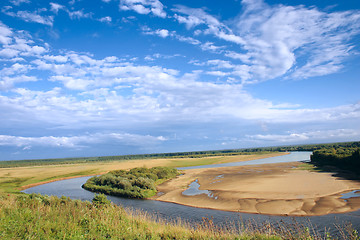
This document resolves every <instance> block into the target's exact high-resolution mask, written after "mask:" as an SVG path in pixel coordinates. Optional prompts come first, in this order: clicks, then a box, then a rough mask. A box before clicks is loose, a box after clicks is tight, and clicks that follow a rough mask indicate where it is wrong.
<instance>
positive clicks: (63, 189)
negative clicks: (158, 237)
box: [23, 152, 360, 235]
mask: <svg viewBox="0 0 360 240" xmlns="http://www.w3.org/2000/svg"><path fill="white" fill-rule="evenodd" d="M310 154H311V152H292V153H291V154H289V155H284V156H279V157H271V158H266V159H259V160H252V161H246V162H238V163H228V164H226V165H225V164H215V165H207V166H196V167H188V168H181V169H190V168H206V167H220V166H221V167H224V166H241V165H253V164H264V163H277V162H294V161H308V160H309V159H310ZM89 178H90V177H80V178H73V179H67V180H62V181H57V182H52V183H47V184H44V185H40V186H36V187H32V188H29V189H26V190H24V191H23V192H25V193H40V194H45V195H54V196H58V197H61V196H66V197H70V198H71V199H80V200H88V201H91V200H92V198H93V197H94V193H92V192H89V191H87V190H84V189H83V188H82V187H81V186H82V185H83V184H84V183H85V182H86V180H87V179H89ZM358 196H359V191H354V192H351V193H349V194H348V195H345V196H344V197H345V198H346V197H358ZM108 199H109V200H111V201H112V202H113V203H115V204H118V205H121V206H123V207H129V208H134V209H140V210H142V211H145V212H148V213H150V214H155V215H157V216H159V217H160V218H162V219H166V220H170V221H176V220H177V219H179V218H181V219H182V221H187V222H189V223H191V224H197V223H201V222H202V221H203V218H208V219H212V220H213V222H214V223H215V224H217V225H219V226H224V225H226V224H228V223H230V222H231V223H237V222H243V223H247V222H249V221H251V222H256V223H257V224H258V225H261V223H266V222H270V223H280V222H281V223H284V224H289V225H291V224H294V223H297V224H302V225H304V226H308V227H310V228H314V229H316V230H317V231H318V232H320V233H322V232H324V231H325V230H326V231H327V232H330V233H332V234H335V235H336V234H337V233H338V229H337V227H336V226H340V225H344V224H345V223H351V224H352V227H353V228H354V229H356V230H358V231H359V230H360V210H358V211H355V212H350V213H341V214H328V215H324V216H310V217H287V216H270V215H261V214H248V213H238V212H226V211H220V210H211V209H202V208H194V207H188V206H183V205H179V204H174V203H167V202H160V201H155V200H139V199H126V198H120V197H113V196H108Z"/></svg>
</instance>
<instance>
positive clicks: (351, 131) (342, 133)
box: [246, 129, 360, 143]
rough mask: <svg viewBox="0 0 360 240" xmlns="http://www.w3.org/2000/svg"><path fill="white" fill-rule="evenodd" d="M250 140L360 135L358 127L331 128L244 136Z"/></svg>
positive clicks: (322, 138) (318, 138)
mask: <svg viewBox="0 0 360 240" xmlns="http://www.w3.org/2000/svg"><path fill="white" fill-rule="evenodd" d="M246 137H247V138H248V139H251V140H258V141H269V142H280V143H287V142H303V141H306V140H309V139H311V140H312V141H321V140H323V141H324V140H327V141H329V140H333V141H339V139H353V140H356V139H358V138H359V137H360V130H359V129H335V130H334V129H331V130H319V131H309V132H300V133H295V132H289V133H287V134H267V135H262V134H257V135H248V136H246Z"/></svg>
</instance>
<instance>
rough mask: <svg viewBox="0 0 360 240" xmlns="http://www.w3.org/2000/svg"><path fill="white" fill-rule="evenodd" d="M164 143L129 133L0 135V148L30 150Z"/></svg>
mask: <svg viewBox="0 0 360 240" xmlns="http://www.w3.org/2000/svg"><path fill="white" fill-rule="evenodd" d="M161 141H166V138H164V137H163V136H150V135H138V134H130V133H95V134H88V135H79V136H69V137H64V136H61V137H56V136H43V137H22V136H11V135H0V146H16V147H21V148H26V149H30V148H32V147H36V146H40V147H58V148H83V147H85V146H86V145H89V144H99V143H107V142H117V143H121V144H125V145H129V146H151V145H156V144H157V143H159V142H161Z"/></svg>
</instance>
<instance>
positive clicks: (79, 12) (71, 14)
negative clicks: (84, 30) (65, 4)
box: [67, 10, 93, 19]
mask: <svg viewBox="0 0 360 240" xmlns="http://www.w3.org/2000/svg"><path fill="white" fill-rule="evenodd" d="M67 13H68V14H69V17H70V18H71V19H81V18H91V17H92V15H93V13H91V12H90V13H84V10H77V11H70V10H67Z"/></svg>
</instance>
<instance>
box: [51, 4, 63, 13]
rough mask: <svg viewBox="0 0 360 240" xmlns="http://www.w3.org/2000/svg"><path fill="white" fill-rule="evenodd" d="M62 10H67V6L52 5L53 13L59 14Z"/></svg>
mask: <svg viewBox="0 0 360 240" xmlns="http://www.w3.org/2000/svg"><path fill="white" fill-rule="evenodd" d="M62 9H65V6H63V5H60V4H58V3H53V2H51V3H50V11H53V12H54V13H56V14H57V13H58V12H59V10H62Z"/></svg>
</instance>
